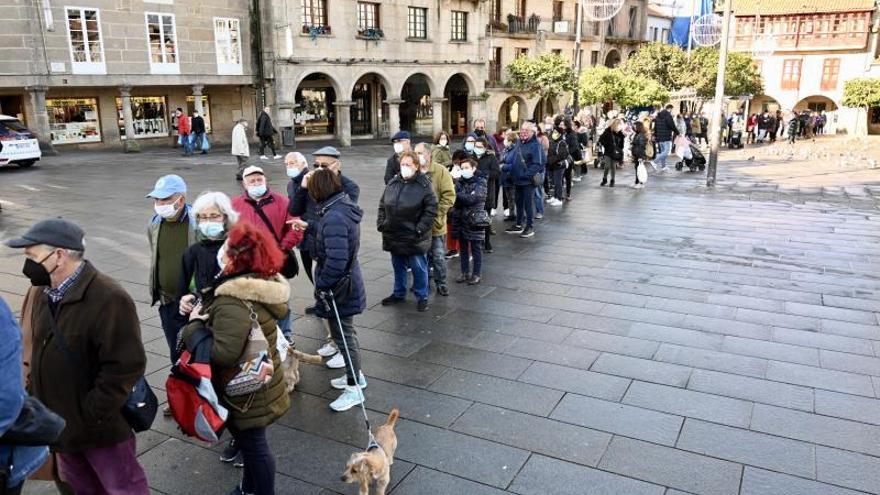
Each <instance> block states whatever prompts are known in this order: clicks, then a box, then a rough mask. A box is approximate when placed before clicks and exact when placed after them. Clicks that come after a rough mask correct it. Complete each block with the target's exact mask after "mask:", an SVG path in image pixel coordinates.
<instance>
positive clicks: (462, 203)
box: [452, 175, 489, 241]
mask: <svg viewBox="0 0 880 495" xmlns="http://www.w3.org/2000/svg"><path fill="white" fill-rule="evenodd" d="M486 184H487V183H486V178H485V177H483V176H482V175H475V176H473V177H471V178H470V179H465V178H464V177H462V178H461V179H458V182H457V183H456V184H455V207H454V208H453V209H452V217H453V219H454V220H453V222H452V237H453V238H454V239H459V240H468V241H482V240H485V239H486V229H485V228H476V227H474V226H472V225H470V222H468V213H469V212H472V211H477V210H481V209H483V205H484V204H485V198H486V197H488V195H489V191H488V186H487V185H486Z"/></svg>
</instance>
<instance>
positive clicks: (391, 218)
mask: <svg viewBox="0 0 880 495" xmlns="http://www.w3.org/2000/svg"><path fill="white" fill-rule="evenodd" d="M418 163H419V156H418V155H417V154H416V153H414V152H412V151H404V152H403V153H402V154H401V156H400V172H399V173H398V174H397V175H395V176H394V177H392V178H391V180H390V181H389V182H388V185H386V186H385V191H384V192H383V193H382V197H381V198H380V200H379V213H378V217H377V219H376V225H377V228H378V230H379V232H381V233H382V249H383V250H385V251H388V252H389V253H391V265H392V266H393V267H394V291H393V292H392V294H391V295H390V296H388V297H386V298H385V299H382V305H383V306H390V305H392V304H400V303H402V302H404V301H406V292H407V268H409V269H410V270H412V277H413V287H412V291H413V293H415V296H416V299H417V301H418V302H417V304H416V308H417V309H418V310H419V311H427V310H428V258H427V256H426V254H427V252H428V250H429V249H431V232H432V229H433V225H434V219H435V217H436V216H437V198H436V197H435V196H434V192H433V190H432V186H431V181H430V180H429V179H428V177H426V176H425V175H423V174H422V173H421V171H420V170H419V165H418Z"/></svg>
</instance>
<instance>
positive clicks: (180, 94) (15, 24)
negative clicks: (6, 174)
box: [0, 0, 256, 152]
mask: <svg viewBox="0 0 880 495" xmlns="http://www.w3.org/2000/svg"><path fill="white" fill-rule="evenodd" d="M249 4H250V2H248V1H247V0H226V1H202V2H189V1H183V0H143V1H131V2H121V1H117V0H84V1H81V2H72V1H71V2H69V3H66V2H64V1H57V0H43V1H34V0H7V1H6V2H5V5H4V7H3V17H4V21H3V31H4V33H3V34H4V36H3V50H0V113H4V114H11V115H14V116H16V115H17V116H19V117H20V118H21V119H22V120H23V121H24V122H25V123H26V125H27V126H28V127H30V128H31V129H32V130H33V131H34V132H36V133H37V135H38V138H39V139H40V142H41V143H40V144H41V146H42V147H43V148H44V150H47V151H50V152H51V151H52V150H54V148H55V147H58V148H61V149H70V148H77V147H99V146H109V147H122V146H125V147H127V148H134V147H139V146H138V143H168V144H171V143H172V140H173V139H175V137H174V134H175V133H174V127H175V120H174V119H173V117H172V113H173V111H174V110H175V109H177V108H178V107H180V108H183V109H186V111H187V114H192V112H193V111H194V110H199V111H201V112H202V113H203V114H204V115H205V120H206V124H208V126H209V127H210V131H209V132H210V135H211V139H212V141H214V142H219V143H222V142H228V141H229V140H230V133H231V128H232V125H233V121H234V120H236V119H238V118H241V117H245V118H253V116H254V115H255V104H256V102H255V97H256V95H255V92H254V90H253V77H254V71H253V69H252V64H251V52H250V39H251V35H250V17H249ZM128 136H134V138H135V139H132V140H128V139H127V137H128ZM132 143H134V144H132Z"/></svg>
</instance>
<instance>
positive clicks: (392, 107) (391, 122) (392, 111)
mask: <svg viewBox="0 0 880 495" xmlns="http://www.w3.org/2000/svg"><path fill="white" fill-rule="evenodd" d="M385 103H387V104H388V134H390V135H391V136H393V135H395V134H397V132H398V131H400V104H401V103H403V100H401V99H388V100H385Z"/></svg>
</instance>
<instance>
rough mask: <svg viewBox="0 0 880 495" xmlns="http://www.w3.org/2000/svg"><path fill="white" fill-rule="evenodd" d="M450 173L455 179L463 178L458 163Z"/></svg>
mask: <svg viewBox="0 0 880 495" xmlns="http://www.w3.org/2000/svg"><path fill="white" fill-rule="evenodd" d="M449 173H450V174H451V175H452V178H453V179H460V178H461V169H460V168H458V165H455V166H454V167H452V171H451V172H449Z"/></svg>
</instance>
